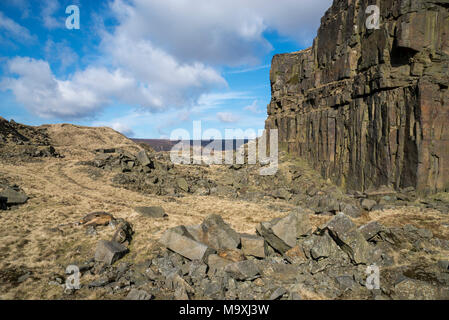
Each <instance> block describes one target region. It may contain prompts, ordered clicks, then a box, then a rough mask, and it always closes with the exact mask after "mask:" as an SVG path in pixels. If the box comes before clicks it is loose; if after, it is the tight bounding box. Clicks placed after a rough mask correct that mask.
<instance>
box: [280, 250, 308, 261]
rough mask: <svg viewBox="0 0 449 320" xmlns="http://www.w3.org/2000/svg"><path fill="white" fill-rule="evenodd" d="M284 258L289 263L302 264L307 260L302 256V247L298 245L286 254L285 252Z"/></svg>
mask: <svg viewBox="0 0 449 320" xmlns="http://www.w3.org/2000/svg"><path fill="white" fill-rule="evenodd" d="M284 257H285V258H286V259H287V260H288V261H289V262H290V263H296V264H298V263H303V262H305V261H306V260H307V257H306V255H305V254H304V251H303V249H302V247H300V246H299V245H297V246H294V247H293V248H291V249H290V250H288V251H287V252H285V254H284Z"/></svg>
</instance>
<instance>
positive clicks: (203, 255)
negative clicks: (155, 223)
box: [159, 226, 215, 261]
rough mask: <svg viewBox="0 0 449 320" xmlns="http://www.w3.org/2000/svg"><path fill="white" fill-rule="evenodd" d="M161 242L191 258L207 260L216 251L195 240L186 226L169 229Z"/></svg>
mask: <svg viewBox="0 0 449 320" xmlns="http://www.w3.org/2000/svg"><path fill="white" fill-rule="evenodd" d="M159 242H160V243H161V244H163V245H164V246H165V247H167V248H168V249H170V250H172V251H174V252H176V253H178V254H180V255H182V256H183V257H186V258H187V259H190V260H201V261H207V257H208V256H209V255H210V254H212V253H215V250H213V249H212V248H210V247H208V246H206V245H204V244H202V243H200V242H198V241H195V240H193V238H192V236H191V235H190V234H189V233H188V231H187V229H186V228H185V227H184V226H181V227H176V228H172V229H168V230H167V231H165V233H164V235H163V236H162V238H161V239H160V240H159Z"/></svg>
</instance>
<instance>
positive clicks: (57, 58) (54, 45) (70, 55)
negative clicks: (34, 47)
mask: <svg viewBox="0 0 449 320" xmlns="http://www.w3.org/2000/svg"><path fill="white" fill-rule="evenodd" d="M44 51H45V56H46V59H47V61H49V62H58V63H59V65H60V68H59V69H60V71H64V70H66V69H67V68H68V67H70V66H72V65H73V64H75V63H76V62H77V61H78V59H79V57H78V55H77V54H76V52H75V51H73V49H72V48H71V47H70V46H69V44H68V42H67V41H65V40H62V41H60V42H54V41H53V40H51V39H48V40H47V42H46V43H45V47H44Z"/></svg>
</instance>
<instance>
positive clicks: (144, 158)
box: [136, 150, 151, 167]
mask: <svg viewBox="0 0 449 320" xmlns="http://www.w3.org/2000/svg"><path fill="white" fill-rule="evenodd" d="M136 157H137V161H139V163H140V164H141V165H142V166H144V167H145V166H148V165H149V164H151V160H150V158H148V155H147V153H146V152H145V150H142V151H140V152H139V153H138V154H137V155H136Z"/></svg>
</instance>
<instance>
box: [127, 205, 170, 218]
mask: <svg viewBox="0 0 449 320" xmlns="http://www.w3.org/2000/svg"><path fill="white" fill-rule="evenodd" d="M134 210H135V211H136V212H138V213H140V214H141V215H143V216H145V217H148V218H165V217H168V215H167V214H166V213H165V210H164V208H162V207H136V208H134Z"/></svg>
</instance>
